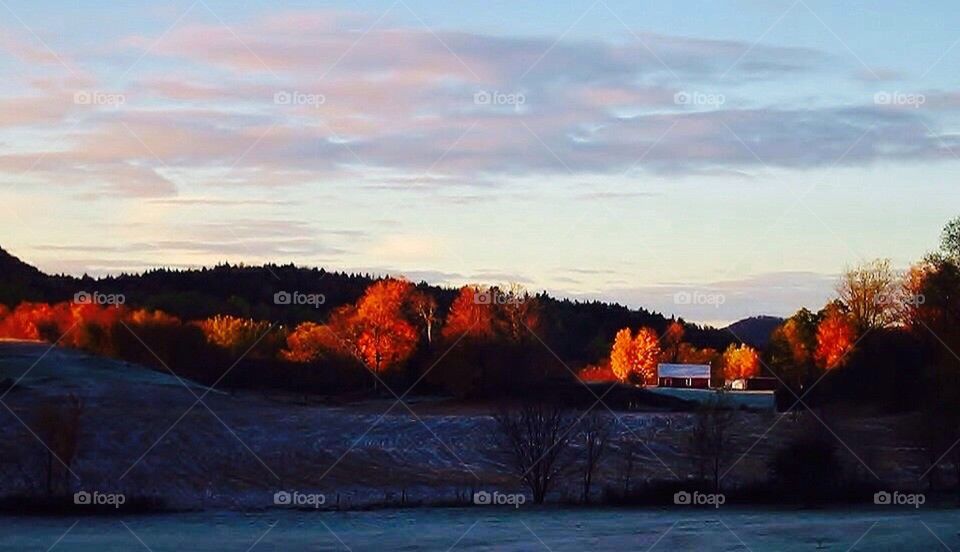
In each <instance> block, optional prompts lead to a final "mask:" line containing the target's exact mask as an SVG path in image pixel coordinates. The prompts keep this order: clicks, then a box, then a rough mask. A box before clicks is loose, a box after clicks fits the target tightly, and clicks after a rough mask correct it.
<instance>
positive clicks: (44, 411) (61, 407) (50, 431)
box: [36, 393, 83, 494]
mask: <svg viewBox="0 0 960 552" xmlns="http://www.w3.org/2000/svg"><path fill="white" fill-rule="evenodd" d="M82 414H83V401H81V400H80V399H79V398H78V397H77V396H76V395H74V394H72V393H71V394H70V395H69V396H68V397H67V401H66V404H52V403H48V404H44V405H41V406H40V409H39V411H38V413H37V420H36V427H37V433H38V434H39V436H40V438H41V439H42V440H43V443H44V444H45V445H46V452H47V462H46V487H47V494H53V493H54V491H59V490H65V488H66V484H65V481H66V479H67V473H68V472H69V471H70V465H71V464H72V463H73V460H74V458H76V456H77V444H78V442H79V440H80V416H81V415H82ZM55 479H56V481H55Z"/></svg>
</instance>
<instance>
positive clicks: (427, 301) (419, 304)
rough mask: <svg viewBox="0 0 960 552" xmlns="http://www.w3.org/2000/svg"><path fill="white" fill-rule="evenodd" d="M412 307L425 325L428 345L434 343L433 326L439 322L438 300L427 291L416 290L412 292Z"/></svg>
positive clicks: (418, 318) (424, 329)
mask: <svg viewBox="0 0 960 552" xmlns="http://www.w3.org/2000/svg"><path fill="white" fill-rule="evenodd" d="M410 308H411V309H412V310H413V314H414V317H415V318H416V319H417V320H418V321H419V322H420V324H422V325H423V331H424V335H425V336H426V338H427V345H428V346H430V345H432V344H433V327H434V326H435V325H436V323H437V319H438V314H437V300H436V299H434V298H433V296H432V295H430V294H429V293H427V292H425V291H421V290H419V289H418V290H414V291H413V293H411V294H410Z"/></svg>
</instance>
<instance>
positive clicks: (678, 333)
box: [663, 320, 684, 362]
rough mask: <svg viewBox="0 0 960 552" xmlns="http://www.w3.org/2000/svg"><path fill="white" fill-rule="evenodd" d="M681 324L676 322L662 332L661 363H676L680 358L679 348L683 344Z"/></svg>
mask: <svg viewBox="0 0 960 552" xmlns="http://www.w3.org/2000/svg"><path fill="white" fill-rule="evenodd" d="M683 334H684V329H683V324H681V323H680V322H677V321H676V320H674V321H672V322H670V324H669V325H667V330H666V331H665V332H663V361H664V362H677V361H678V360H679V358H680V346H681V345H682V344H683Z"/></svg>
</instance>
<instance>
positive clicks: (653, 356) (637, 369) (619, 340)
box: [610, 328, 662, 385]
mask: <svg viewBox="0 0 960 552" xmlns="http://www.w3.org/2000/svg"><path fill="white" fill-rule="evenodd" d="M661 354H662V353H661V351H660V339H659V338H658V337H657V332H655V331H653V330H652V329H650V328H640V330H638V331H637V335H636V336H633V334H632V332H631V331H630V328H623V329H622V330H620V331H619V332H617V335H616V337H615V338H614V340H613V347H612V348H611V350H610V369H611V370H612V371H613V373H614V375H615V376H616V377H617V379H619V380H620V381H627V380H633V381H637V382H639V383H642V384H644V385H649V384H652V383H654V382H655V380H656V377H657V363H658V362H659V361H660V355H661Z"/></svg>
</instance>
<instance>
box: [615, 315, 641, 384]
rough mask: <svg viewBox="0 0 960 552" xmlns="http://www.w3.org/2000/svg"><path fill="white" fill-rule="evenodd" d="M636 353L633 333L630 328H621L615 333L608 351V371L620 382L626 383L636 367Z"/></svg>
mask: <svg viewBox="0 0 960 552" xmlns="http://www.w3.org/2000/svg"><path fill="white" fill-rule="evenodd" d="M636 358H637V355H636V352H635V344H634V341H633V332H631V331H630V328H623V329H622V330H620V331H618V332H617V336H616V337H615V338H614V339H613V347H612V348H611V349H610V370H611V371H612V372H613V375H615V376H616V377H617V379H618V380H620V381H626V380H627V378H628V377H630V374H632V373H634V372H635V371H636V370H635V366H636Z"/></svg>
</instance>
